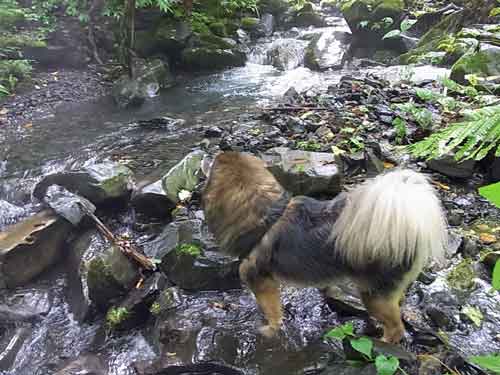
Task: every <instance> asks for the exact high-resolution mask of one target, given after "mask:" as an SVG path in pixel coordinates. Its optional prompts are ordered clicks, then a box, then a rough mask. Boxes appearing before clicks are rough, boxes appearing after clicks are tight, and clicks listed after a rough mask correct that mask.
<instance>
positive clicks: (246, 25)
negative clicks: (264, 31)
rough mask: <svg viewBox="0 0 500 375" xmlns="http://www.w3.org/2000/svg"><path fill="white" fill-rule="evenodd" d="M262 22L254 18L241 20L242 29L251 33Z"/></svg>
mask: <svg viewBox="0 0 500 375" xmlns="http://www.w3.org/2000/svg"><path fill="white" fill-rule="evenodd" d="M259 22H260V20H259V19H258V18H254V17H243V18H242V19H241V28H242V29H243V30H246V31H251V30H253V29H255V28H256V27H257V25H258V24H259Z"/></svg>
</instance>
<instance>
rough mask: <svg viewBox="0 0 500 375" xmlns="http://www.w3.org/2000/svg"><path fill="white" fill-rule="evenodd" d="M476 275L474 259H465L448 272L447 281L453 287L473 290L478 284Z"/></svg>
mask: <svg viewBox="0 0 500 375" xmlns="http://www.w3.org/2000/svg"><path fill="white" fill-rule="evenodd" d="M475 277H476V272H475V271H474V267H473V264H472V261H471V260H470V259H464V260H463V261H461V262H460V263H459V264H457V265H456V266H455V268H453V269H452V270H451V271H450V272H449V273H448V275H447V276H446V282H447V283H448V285H449V286H450V287H451V288H453V289H458V290H471V289H473V288H474V287H475V286H476V282H475V280H474V278H475Z"/></svg>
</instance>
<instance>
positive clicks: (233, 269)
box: [160, 244, 241, 290]
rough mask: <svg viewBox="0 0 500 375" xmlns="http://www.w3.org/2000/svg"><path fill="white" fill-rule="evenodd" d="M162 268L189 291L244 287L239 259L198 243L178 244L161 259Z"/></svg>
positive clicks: (176, 282) (169, 276) (170, 278)
mask: <svg viewBox="0 0 500 375" xmlns="http://www.w3.org/2000/svg"><path fill="white" fill-rule="evenodd" d="M160 267H161V269H162V271H163V272H165V274H167V275H168V278H169V280H171V281H172V282H173V283H174V284H175V285H178V286H179V287H181V288H182V289H186V290H229V289H237V288H240V287H241V282H240V278H239V273H238V268H239V261H236V260H232V259H230V258H227V257H225V256H221V255H220V254H218V253H216V252H211V251H203V249H201V247H199V246H198V245H196V244H179V245H178V246H177V247H176V248H175V249H174V250H173V251H170V252H169V253H168V254H166V255H165V256H164V257H163V258H162V262H161V266H160Z"/></svg>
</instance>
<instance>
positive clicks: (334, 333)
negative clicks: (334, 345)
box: [324, 322, 354, 340]
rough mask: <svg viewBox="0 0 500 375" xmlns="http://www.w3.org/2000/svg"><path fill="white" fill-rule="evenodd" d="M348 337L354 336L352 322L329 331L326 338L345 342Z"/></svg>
mask: <svg viewBox="0 0 500 375" xmlns="http://www.w3.org/2000/svg"><path fill="white" fill-rule="evenodd" d="M347 336H354V326H353V325H352V323H351V322H348V323H345V324H343V325H341V326H339V327H335V328H334V329H332V330H330V331H328V332H327V333H326V334H325V336H324V337H325V338H334V339H339V340H343V339H345V338H346V337H347Z"/></svg>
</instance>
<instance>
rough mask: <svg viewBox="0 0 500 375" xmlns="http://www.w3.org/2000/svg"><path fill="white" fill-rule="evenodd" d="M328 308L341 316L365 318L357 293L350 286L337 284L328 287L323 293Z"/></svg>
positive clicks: (364, 309)
mask: <svg viewBox="0 0 500 375" xmlns="http://www.w3.org/2000/svg"><path fill="white" fill-rule="evenodd" d="M324 293H325V295H326V298H327V299H326V302H327V303H328V306H330V308H331V309H332V310H333V311H335V312H336V313H337V314H340V315H342V316H360V317H367V314H368V313H367V312H366V308H365V307H364V305H363V303H362V302H361V298H360V297H359V293H356V291H355V290H353V289H352V286H351V287H349V286H348V285H343V284H338V285H334V286H329V287H328V288H327V289H326V290H325V291H324Z"/></svg>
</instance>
